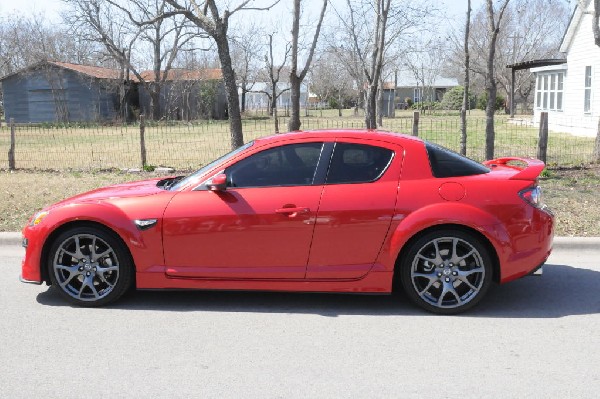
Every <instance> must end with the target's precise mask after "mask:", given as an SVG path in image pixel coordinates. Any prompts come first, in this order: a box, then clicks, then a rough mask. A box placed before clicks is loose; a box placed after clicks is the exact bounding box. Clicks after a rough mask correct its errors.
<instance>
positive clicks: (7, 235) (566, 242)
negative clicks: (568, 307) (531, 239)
mask: <svg viewBox="0 0 600 399" xmlns="http://www.w3.org/2000/svg"><path fill="white" fill-rule="evenodd" d="M0 245H3V246H9V245H21V233H15V232H0ZM554 249H559V250H561V251H565V250H566V251H568V250H572V251H578V250H581V251H591V250H597V251H600V237H554Z"/></svg>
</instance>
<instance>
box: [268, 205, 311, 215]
mask: <svg viewBox="0 0 600 399" xmlns="http://www.w3.org/2000/svg"><path fill="white" fill-rule="evenodd" d="M309 211H310V209H309V208H305V207H301V206H300V207H293V208H292V207H290V208H279V209H275V213H279V214H282V215H288V216H289V217H294V216H296V215H297V214H299V213H308V212H309Z"/></svg>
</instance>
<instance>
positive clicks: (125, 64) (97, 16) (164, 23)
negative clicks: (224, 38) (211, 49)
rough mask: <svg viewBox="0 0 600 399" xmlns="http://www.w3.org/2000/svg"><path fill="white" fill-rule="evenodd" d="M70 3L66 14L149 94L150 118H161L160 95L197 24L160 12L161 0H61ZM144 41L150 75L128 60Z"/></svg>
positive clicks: (81, 31) (139, 49)
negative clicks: (167, 17)
mask: <svg viewBox="0 0 600 399" xmlns="http://www.w3.org/2000/svg"><path fill="white" fill-rule="evenodd" d="M65 1H66V2H67V3H68V4H69V5H70V6H71V12H70V14H68V16H67V18H68V19H69V20H70V22H71V24H72V25H73V26H74V28H75V29H76V30H77V31H78V32H79V33H80V34H81V35H82V36H83V37H85V38H86V39H87V40H90V41H95V42H98V43H101V44H102V45H103V46H104V48H105V50H106V51H107V53H108V55H109V56H110V57H112V58H114V59H115V60H116V61H117V62H118V63H119V65H120V66H121V69H122V70H128V71H131V73H133V74H134V75H135V76H136V77H137V79H138V80H139V82H140V83H141V84H142V86H143V87H144V89H145V90H146V91H147V93H148V95H149V97H150V113H151V115H152V117H153V119H155V120H157V119H160V118H161V110H160V95H161V90H162V89H163V87H164V85H165V82H166V81H167V79H168V77H169V72H170V70H171V69H172V67H173V63H174V61H175V59H176V58H177V55H178V53H179V51H180V49H182V48H184V46H185V45H186V44H187V43H188V42H190V41H192V40H194V39H196V38H198V37H200V33H199V31H198V29H197V27H195V26H193V25H191V24H190V23H189V22H188V21H187V20H186V19H185V18H183V17H179V16H173V17H172V18H169V19H162V18H159V19H155V18H154V16H155V15H161V14H164V12H165V9H166V7H167V3H166V2H165V1H161V0H157V1H155V0H127V2H125V3H124V2H117V1H113V0H65ZM146 44H147V45H148V47H149V48H148V50H149V52H150V57H148V58H149V59H150V60H151V70H152V73H151V74H150V75H142V71H141V70H140V69H139V67H138V66H136V65H134V63H133V62H132V60H131V54H132V52H134V51H137V52H140V53H143V52H145V51H144V50H145V49H144V48H143V46H144V45H146Z"/></svg>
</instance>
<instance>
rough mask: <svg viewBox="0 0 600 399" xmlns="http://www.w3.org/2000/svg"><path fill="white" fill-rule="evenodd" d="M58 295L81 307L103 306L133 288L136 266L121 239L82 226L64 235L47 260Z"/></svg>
mask: <svg viewBox="0 0 600 399" xmlns="http://www.w3.org/2000/svg"><path fill="white" fill-rule="evenodd" d="M48 267H49V275H50V279H51V281H52V285H54V286H55V287H56V288H57V289H58V292H59V293H60V294H61V295H62V296H63V297H65V298H66V299H67V300H68V301H70V302H72V303H75V304H77V305H80V306H101V305H106V304H107V303H110V302H113V301H115V300H117V299H118V298H119V297H121V296H122V295H123V294H124V293H125V292H126V291H127V290H128V289H129V287H130V286H131V283H132V280H133V265H132V262H131V258H130V256H129V252H128V251H127V249H126V248H125V245H124V244H123V243H122V242H121V240H120V239H118V238H117V237H115V235H114V233H112V232H111V231H109V230H107V229H103V228H98V227H92V226H82V227H76V228H73V229H70V230H67V231H65V232H63V233H61V234H60V235H59V236H58V237H57V238H56V240H54V243H53V244H52V247H51V249H50V255H49V256H48Z"/></svg>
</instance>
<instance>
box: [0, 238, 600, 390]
mask: <svg viewBox="0 0 600 399" xmlns="http://www.w3.org/2000/svg"><path fill="white" fill-rule="evenodd" d="M21 254H22V250H21V249H20V248H18V247H16V246H0V259H1V260H0V267H1V268H2V270H3V273H1V274H0V397H1V398H32V397H34V398H35V397H51V398H55V397H61V398H83V397H94V398H103V397H110V398H116V397H127V398H130V397H131V398H137V397H164V398H174V397H197V398H241V397H243V398H258V397H260V398H278V397H282V398H296V397H303V398H304V397H310V398H313V397H314V398H334V397H335V398H338V397H341V398H343V397H352V398H395V397H401V398H411V397H435V398H444V397H448V398H482V397H492V398H510V397H514V398H529V397H532V398H536V399H539V398H546V397H553V398H566V397H572V398H597V397H598V392H599V390H600V261H599V259H600V249H598V250H593V251H592V250H583V249H580V248H579V249H577V248H576V249H575V250H565V249H561V250H558V251H556V252H555V253H554V254H553V255H552V257H551V258H550V259H549V262H548V265H547V266H546V267H545V270H544V276H543V277H527V278H524V279H521V280H518V281H516V282H513V283H510V284H507V285H504V286H496V287H493V288H492V290H491V291H490V292H489V293H488V296H487V297H486V299H484V301H483V302H482V303H481V304H480V305H479V306H478V307H477V308H476V309H474V310H472V311H470V312H469V313H467V314H465V315H461V316H451V317H445V316H444V317H442V316H433V315H430V314H426V313H423V312H422V311H420V310H418V309H416V308H414V307H413V306H412V305H410V304H409V303H407V302H406V300H405V299H404V298H403V297H396V296H354V295H326V294H287V293H234V292H135V293H132V294H130V295H128V296H127V297H126V298H124V300H122V301H120V302H118V303H117V304H115V305H113V306H110V307H107V308H102V309H82V308H76V307H71V306H68V305H66V304H65V303H64V302H63V301H62V300H61V299H60V297H59V296H58V295H57V293H56V292H54V291H53V290H52V289H51V290H48V288H47V287H46V286H32V285H25V284H21V283H19V282H18V279H17V277H18V275H19V269H20V258H21Z"/></svg>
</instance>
